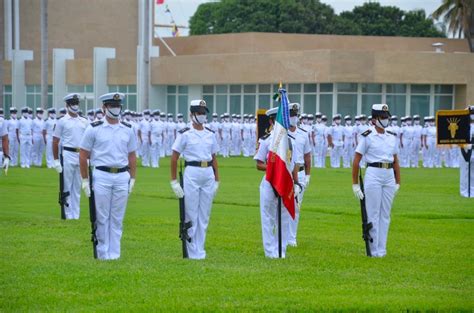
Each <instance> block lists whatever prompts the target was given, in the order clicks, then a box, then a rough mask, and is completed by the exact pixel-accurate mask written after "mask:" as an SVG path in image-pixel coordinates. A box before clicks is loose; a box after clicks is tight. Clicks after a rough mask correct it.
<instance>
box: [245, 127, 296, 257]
mask: <svg viewBox="0 0 474 313" xmlns="http://www.w3.org/2000/svg"><path fill="white" fill-rule="evenodd" d="M272 134H273V133H270V134H267V135H265V136H263V137H262V138H260V139H259V141H258V142H259V145H258V149H257V153H256V154H255V156H254V158H253V159H254V160H258V161H261V162H263V163H267V158H268V152H269V148H270V145H271V143H272ZM259 189H260V216H261V225H262V242H263V251H264V253H265V256H266V257H267V258H272V259H273V258H278V257H279V256H278V197H277V195H276V192H275V190H273V187H272V185H271V184H270V183H269V182H268V180H267V179H266V175H263V177H262V181H261V182H260V188H259ZM290 221H291V216H290V214H289V213H288V210H287V209H286V208H285V206H284V205H283V201H282V204H281V229H282V231H281V248H282V249H281V252H282V258H285V256H286V248H287V246H288V239H289V231H288V230H289V228H290Z"/></svg>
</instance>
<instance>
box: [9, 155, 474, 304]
mask: <svg viewBox="0 0 474 313" xmlns="http://www.w3.org/2000/svg"><path fill="white" fill-rule="evenodd" d="M219 161H220V174H221V185H220V190H219V193H218V195H217V197H216V199H215V202H214V205H213V208H212V214H211V221H210V226H209V231H208V237H207V244H206V246H207V259H206V260H203V261H191V260H183V259H182V258H181V245H180V241H179V240H178V201H177V200H176V199H174V196H173V194H172V192H171V189H170V187H169V159H164V160H162V164H161V165H162V167H161V168H160V169H143V168H140V169H139V170H138V174H137V183H136V186H135V190H134V192H133V194H132V196H131V197H130V199H129V202H128V207H127V213H126V216H125V222H124V235H123V239H122V258H121V259H120V260H118V261H112V262H104V261H97V260H94V259H93V257H92V247H91V243H90V223H89V216H88V208H87V204H86V201H82V202H83V205H82V210H81V214H82V215H81V219H80V220H79V221H62V220H60V218H59V217H60V212H59V207H58V205H57V174H56V172H55V171H54V170H48V169H30V170H24V169H18V168H13V169H10V171H9V175H8V177H5V176H4V175H2V176H0V206H1V209H0V232H1V236H0V245H1V250H0V311H2V312H12V311H86V312H92V311H113V312H116V311H135V312H149V311H165V312H172V311H206V312H208V311H252V312H253V311H265V312H267V311H293V312H296V311H320V310H323V311H326V310H328V311H333V310H337V311H407V310H409V311H469V312H472V311H473V310H474V263H473V256H474V223H473V222H474V201H473V200H472V199H471V200H469V199H465V198H461V197H460V196H459V170H455V169H402V188H401V190H400V192H399V194H398V196H397V197H396V199H395V203H394V206H393V210H392V224H391V229H390V233H389V242H388V255H387V257H385V258H383V259H371V258H367V257H365V256H364V254H365V250H364V242H363V241H362V238H361V225H360V224H361V222H360V208H359V204H358V201H357V200H356V199H355V198H354V196H353V195H352V190H351V178H350V172H349V170H345V169H313V172H312V176H311V177H312V179H311V185H310V187H309V189H308V190H307V192H306V194H305V201H304V203H303V208H302V214H301V221H300V228H299V237H298V247H297V248H289V250H288V252H287V258H286V259H284V260H269V259H265V257H264V254H263V249H262V243H261V233H260V213H259V195H258V186H259V183H260V180H261V178H262V172H257V171H256V170H255V164H254V162H253V160H251V159H244V158H237V159H235V158H234V159H220V160H219ZM83 199H84V198H83Z"/></svg>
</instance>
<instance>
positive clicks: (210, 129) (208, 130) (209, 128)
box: [204, 127, 215, 133]
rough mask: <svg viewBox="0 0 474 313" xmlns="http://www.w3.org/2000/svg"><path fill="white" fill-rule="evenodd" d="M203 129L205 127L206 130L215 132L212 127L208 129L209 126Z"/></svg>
mask: <svg viewBox="0 0 474 313" xmlns="http://www.w3.org/2000/svg"><path fill="white" fill-rule="evenodd" d="M204 128H205V129H207V130H208V131H210V132H211V133H215V131H213V130H212V129H210V128H209V127H204Z"/></svg>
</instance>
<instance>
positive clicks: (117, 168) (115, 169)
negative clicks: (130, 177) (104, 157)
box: [95, 166, 130, 174]
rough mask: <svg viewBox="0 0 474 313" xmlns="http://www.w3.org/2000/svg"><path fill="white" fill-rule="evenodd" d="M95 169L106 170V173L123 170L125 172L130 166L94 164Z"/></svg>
mask: <svg viewBox="0 0 474 313" xmlns="http://www.w3.org/2000/svg"><path fill="white" fill-rule="evenodd" d="M95 168H96V169H98V170H99V171H103V172H107V173H114V174H116V173H123V172H126V171H128V170H129V169H130V167H128V166H125V167H122V168H120V167H107V166H96V167H95Z"/></svg>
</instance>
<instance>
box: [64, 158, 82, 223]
mask: <svg viewBox="0 0 474 313" xmlns="http://www.w3.org/2000/svg"><path fill="white" fill-rule="evenodd" d="M78 155H79V153H77V152H72V151H66V150H63V175H64V176H63V177H64V190H63V191H64V192H69V196H68V197H67V198H66V202H67V204H68V205H69V206H65V207H64V212H65V213H66V219H67V220H71V219H72V220H77V219H79V215H80V213H81V206H80V202H81V172H80V169H79V161H78V160H79V156H78Z"/></svg>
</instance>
